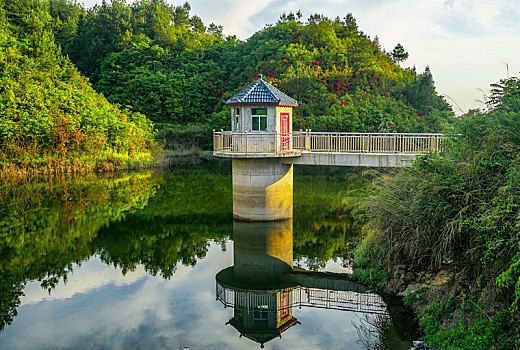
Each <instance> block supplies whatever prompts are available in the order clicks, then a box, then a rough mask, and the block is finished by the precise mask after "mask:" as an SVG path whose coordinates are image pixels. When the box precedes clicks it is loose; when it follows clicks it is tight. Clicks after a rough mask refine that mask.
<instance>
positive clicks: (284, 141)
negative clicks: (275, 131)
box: [280, 113, 291, 151]
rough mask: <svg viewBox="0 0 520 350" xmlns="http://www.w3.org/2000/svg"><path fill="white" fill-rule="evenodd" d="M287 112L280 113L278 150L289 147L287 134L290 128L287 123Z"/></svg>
mask: <svg viewBox="0 0 520 350" xmlns="http://www.w3.org/2000/svg"><path fill="white" fill-rule="evenodd" d="M289 116H290V114H289V113H280V150H281V151H288V150H289V148H290V140H291V139H290V137H291V135H290V134H289V133H290V131H291V129H290V125H289V120H290V118H289Z"/></svg>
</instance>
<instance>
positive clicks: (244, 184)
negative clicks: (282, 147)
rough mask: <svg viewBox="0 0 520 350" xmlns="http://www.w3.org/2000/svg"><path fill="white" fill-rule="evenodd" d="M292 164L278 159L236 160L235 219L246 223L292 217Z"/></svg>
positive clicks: (234, 163) (234, 186) (234, 170)
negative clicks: (283, 162)
mask: <svg viewBox="0 0 520 350" xmlns="http://www.w3.org/2000/svg"><path fill="white" fill-rule="evenodd" d="M292 214H293V165H292V164H282V162H281V160H280V159H278V158H253V159H251V158H249V159H233V217H234V218H235V219H238V220H245V221H273V220H285V219H289V218H292Z"/></svg>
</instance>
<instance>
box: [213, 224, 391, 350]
mask: <svg viewBox="0 0 520 350" xmlns="http://www.w3.org/2000/svg"><path fill="white" fill-rule="evenodd" d="M233 232H234V266H231V267H228V268H225V269H223V270H222V271H220V272H219V273H218V274H217V275H216V298H217V300H219V301H220V302H221V303H222V304H223V305H224V306H225V307H231V308H233V317H232V318H231V319H230V320H229V322H228V323H227V324H230V325H232V326H233V327H234V328H235V329H237V331H238V332H239V333H240V336H241V337H242V336H244V337H246V338H249V339H251V340H253V341H255V342H258V343H260V344H261V346H262V347H263V344H264V343H266V342H268V341H270V340H272V339H274V338H277V337H280V338H281V334H282V333H283V332H284V331H286V330H287V329H289V328H291V327H292V326H294V325H297V324H299V321H298V320H297V319H296V318H295V317H294V316H293V308H295V307H298V308H301V307H313V308H323V309H333V310H342V311H351V312H359V313H365V314H379V315H387V310H386V304H385V302H384V301H383V299H382V298H381V296H379V295H377V294H374V293H371V292H370V291H368V290H366V288H364V287H363V286H361V285H360V284H358V283H356V282H354V281H352V278H351V276H350V275H349V274H338V273H328V272H313V271H307V270H304V269H301V268H296V267H293V227H292V220H285V221H270V222H234V224H233Z"/></svg>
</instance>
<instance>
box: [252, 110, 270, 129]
mask: <svg viewBox="0 0 520 350" xmlns="http://www.w3.org/2000/svg"><path fill="white" fill-rule="evenodd" d="M251 125H252V127H251V129H252V130H253V131H265V130H267V108H253V111H252V113H251Z"/></svg>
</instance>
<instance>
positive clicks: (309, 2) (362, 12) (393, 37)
mask: <svg viewBox="0 0 520 350" xmlns="http://www.w3.org/2000/svg"><path fill="white" fill-rule="evenodd" d="M80 1H81V0H80ZM100 2H101V0H83V3H84V4H85V5H86V6H87V7H90V6H93V5H94V4H96V3H100ZM168 2H169V3H171V4H174V5H180V4H181V3H184V0H168ZM189 3H190V5H191V9H192V10H191V14H192V15H194V14H195V15H197V16H199V17H201V18H202V20H203V22H204V23H205V24H206V25H207V24H209V23H211V22H214V23H215V24H220V25H222V26H223V27H224V33H225V34H226V35H236V36H237V37H238V38H239V39H242V40H245V39H247V38H248V37H250V36H251V35H252V34H254V33H255V32H256V31H258V30H260V29H262V28H263V27H264V26H265V25H266V24H274V23H276V22H277V20H278V19H279V17H280V14H282V13H283V12H285V13H288V12H289V11H293V12H296V11H297V10H301V12H302V13H303V18H302V19H304V20H306V19H307V18H308V17H309V15H311V14H314V13H318V14H322V15H325V16H328V17H331V18H335V17H337V16H340V17H341V18H343V17H345V15H346V14H347V13H349V12H350V13H352V14H353V15H354V17H355V18H356V20H357V23H358V27H359V29H360V30H362V31H363V32H365V33H366V34H368V35H370V37H372V38H373V37H375V36H376V35H377V36H378V38H379V42H380V44H381V46H382V47H383V48H384V49H386V50H387V51H391V50H392V49H393V48H394V47H395V45H396V44H397V43H398V42H399V43H401V44H402V45H403V46H404V48H405V50H406V51H408V53H409V54H410V56H409V58H408V60H406V61H405V62H403V63H401V66H402V67H412V66H415V67H416V69H417V71H418V72H422V71H424V69H425V67H426V66H429V67H430V69H431V71H432V73H433V78H434V81H435V85H436V87H437V91H438V93H439V94H441V95H442V96H445V97H446V100H447V101H448V102H449V103H450V104H451V105H452V106H453V108H454V111H455V113H456V114H461V113H462V112H467V111H468V110H469V109H474V108H484V107H485V105H484V101H485V100H486V96H487V95H489V84H491V83H494V82H497V81H499V80H500V79H503V78H507V77H508V74H509V76H519V75H520V21H518V18H519V17H520V0H421V1H419V0H219V1H210V0H190V1H189Z"/></svg>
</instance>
